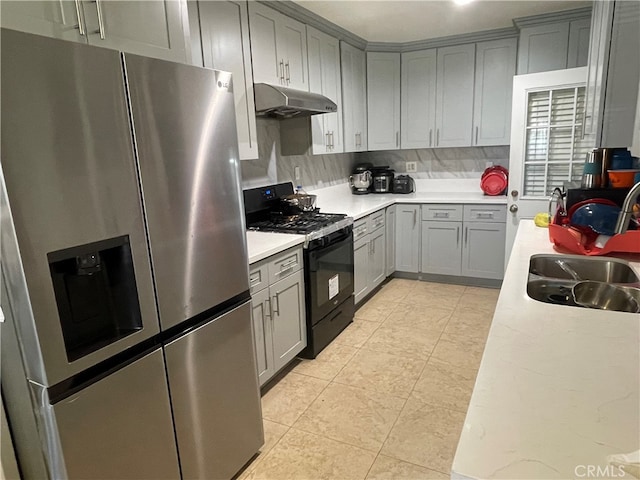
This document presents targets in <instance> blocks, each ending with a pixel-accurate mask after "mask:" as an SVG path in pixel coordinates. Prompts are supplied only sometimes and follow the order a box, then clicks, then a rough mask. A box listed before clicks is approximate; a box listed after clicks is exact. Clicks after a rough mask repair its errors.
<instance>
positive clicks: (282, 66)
mask: <svg viewBox="0 0 640 480" xmlns="http://www.w3.org/2000/svg"><path fill="white" fill-rule="evenodd" d="M280 83H284V60H280Z"/></svg>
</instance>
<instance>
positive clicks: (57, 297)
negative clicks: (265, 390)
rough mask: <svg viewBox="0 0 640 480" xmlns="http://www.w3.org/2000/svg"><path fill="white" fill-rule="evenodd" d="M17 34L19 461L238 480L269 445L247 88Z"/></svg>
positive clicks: (9, 112) (11, 138) (14, 218)
mask: <svg viewBox="0 0 640 480" xmlns="http://www.w3.org/2000/svg"><path fill="white" fill-rule="evenodd" d="M1 40H2V43H1V46H2V52H1V53H2V56H1V60H2V84H1V87H2V98H1V101H2V116H3V117H4V118H10V119H11V122H8V121H6V122H2V198H1V203H2V254H3V255H2V256H3V263H2V280H3V283H5V284H6V285H7V286H8V288H7V289H6V290H7V293H6V295H5V294H4V291H3V297H2V308H3V310H5V311H10V312H12V315H11V316H10V318H11V319H12V320H13V322H12V324H10V325H9V326H8V328H10V329H11V332H13V333H15V335H9V336H5V335H3V336H2V342H3V362H2V369H3V372H2V394H3V397H4V398H5V400H6V406H7V411H8V415H9V422H10V423H11V424H12V428H13V429H22V428H23V427H24V429H25V431H27V432H28V435H23V437H24V438H23V437H21V438H20V440H19V442H16V443H17V445H16V450H17V451H18V452H19V453H18V455H19V457H20V458H19V461H20V463H21V467H22V468H23V470H24V471H46V472H47V474H48V476H49V477H51V478H66V477H71V478H123V479H124V478H179V477H181V476H182V477H184V478H230V477H232V476H233V475H234V474H235V473H236V472H237V471H238V470H239V469H240V468H241V467H242V466H243V465H244V464H245V463H246V462H247V461H249V460H250V458H251V457H252V456H253V455H254V454H255V453H256V452H257V451H258V448H259V447H260V445H261V444H262V443H263V431H262V421H261V412H260V398H259V389H258V382H257V377H256V367H255V353H254V349H253V337H252V332H251V320H250V307H249V301H250V296H249V281H248V271H247V256H246V241H245V226H244V221H243V215H242V213H243V212H242V205H241V189H240V182H239V173H238V153H237V145H236V143H235V140H232V139H235V138H236V136H235V121H234V100H233V93H232V83H231V78H230V74H228V73H225V72H218V71H212V70H205V69H200V68H196V67H191V66H187V65H179V64H173V63H170V62H165V61H161V60H153V59H148V58H144V57H138V56H134V55H129V54H121V53H119V52H116V51H112V50H107V49H102V48H95V47H90V46H87V45H80V44H76V43H71V42H64V41H59V40H52V39H48V38H44V37H38V36H34V35H28V34H23V33H18V32H13V31H10V30H4V29H3V30H2V38H1ZM3 327H4V326H3ZM5 341H6V342H13V343H10V344H8V346H9V347H10V349H9V350H10V351H14V352H19V355H12V356H9V357H5V356H4V351H7V350H5V348H4V347H5V346H6V345H5ZM8 371H11V372H12V375H5V372H8ZM14 371H20V372H24V374H23V377H22V379H20V378H16V375H15V374H14V373H13V372H14ZM25 377H26V378H25ZM7 382H9V383H7ZM11 382H13V383H11ZM20 382H23V383H25V384H27V385H28V388H29V390H30V391H28V390H26V389H24V388H13V387H15V386H16V385H18V386H19V383H20ZM29 435H32V436H33V435H39V438H38V439H37V440H38V441H35V442H34V439H33V438H26V437H28V436H29ZM16 438H18V436H16ZM16 438H14V440H16ZM34 444H40V445H42V452H38V451H33V449H31V450H28V451H27V450H24V448H23V447H26V446H27V445H34ZM205 446H206V451H204V450H203V447H205ZM21 451H22V452H23V453H22V454H20V452H21ZM178 459H179V460H178Z"/></svg>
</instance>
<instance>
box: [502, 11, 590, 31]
mask: <svg viewBox="0 0 640 480" xmlns="http://www.w3.org/2000/svg"><path fill="white" fill-rule="evenodd" d="M591 10H592V8H591V7H583V8H575V9H573V10H562V11H560V12H551V13H542V14H540V15H531V16H530V17H520V18H514V19H513V24H514V25H515V26H516V27H517V28H518V29H522V28H524V27H535V26H537V25H542V24H545V23H556V22H570V21H572V20H584V19H585V18H591Z"/></svg>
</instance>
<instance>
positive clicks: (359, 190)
mask: <svg viewBox="0 0 640 480" xmlns="http://www.w3.org/2000/svg"><path fill="white" fill-rule="evenodd" d="M372 168H373V164H371V163H360V164H358V165H356V166H355V168H354V169H353V173H352V174H351V176H350V177H349V186H350V187H351V193H353V194H354V195H363V194H365V193H369V191H370V188H371V184H372V183H373V176H372V175H371V169H372Z"/></svg>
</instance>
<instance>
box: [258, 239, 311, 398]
mask: <svg viewBox="0 0 640 480" xmlns="http://www.w3.org/2000/svg"><path fill="white" fill-rule="evenodd" d="M302 266H303V259H302V248H300V247H294V248H293V249H289V250H286V251H285V252H283V253H279V254H277V255H273V256H272V257H269V258H267V259H265V260H262V261H260V262H257V263H255V264H252V265H251V266H250V267H249V279H250V282H251V317H252V321H253V334H254V348H255V351H256V358H257V374H258V379H259V381H260V386H262V385H264V384H265V383H266V382H267V381H269V380H270V379H271V378H272V377H273V376H274V375H275V374H276V373H277V372H278V371H279V370H281V369H282V367H284V366H285V365H287V364H288V363H289V362H290V361H291V360H293V359H294V358H295V356H296V355H297V354H298V353H300V352H301V351H302V350H303V349H304V348H305V347H306V346H307V329H306V320H305V303H304V301H305V300H304V271H303V270H302Z"/></svg>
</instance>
